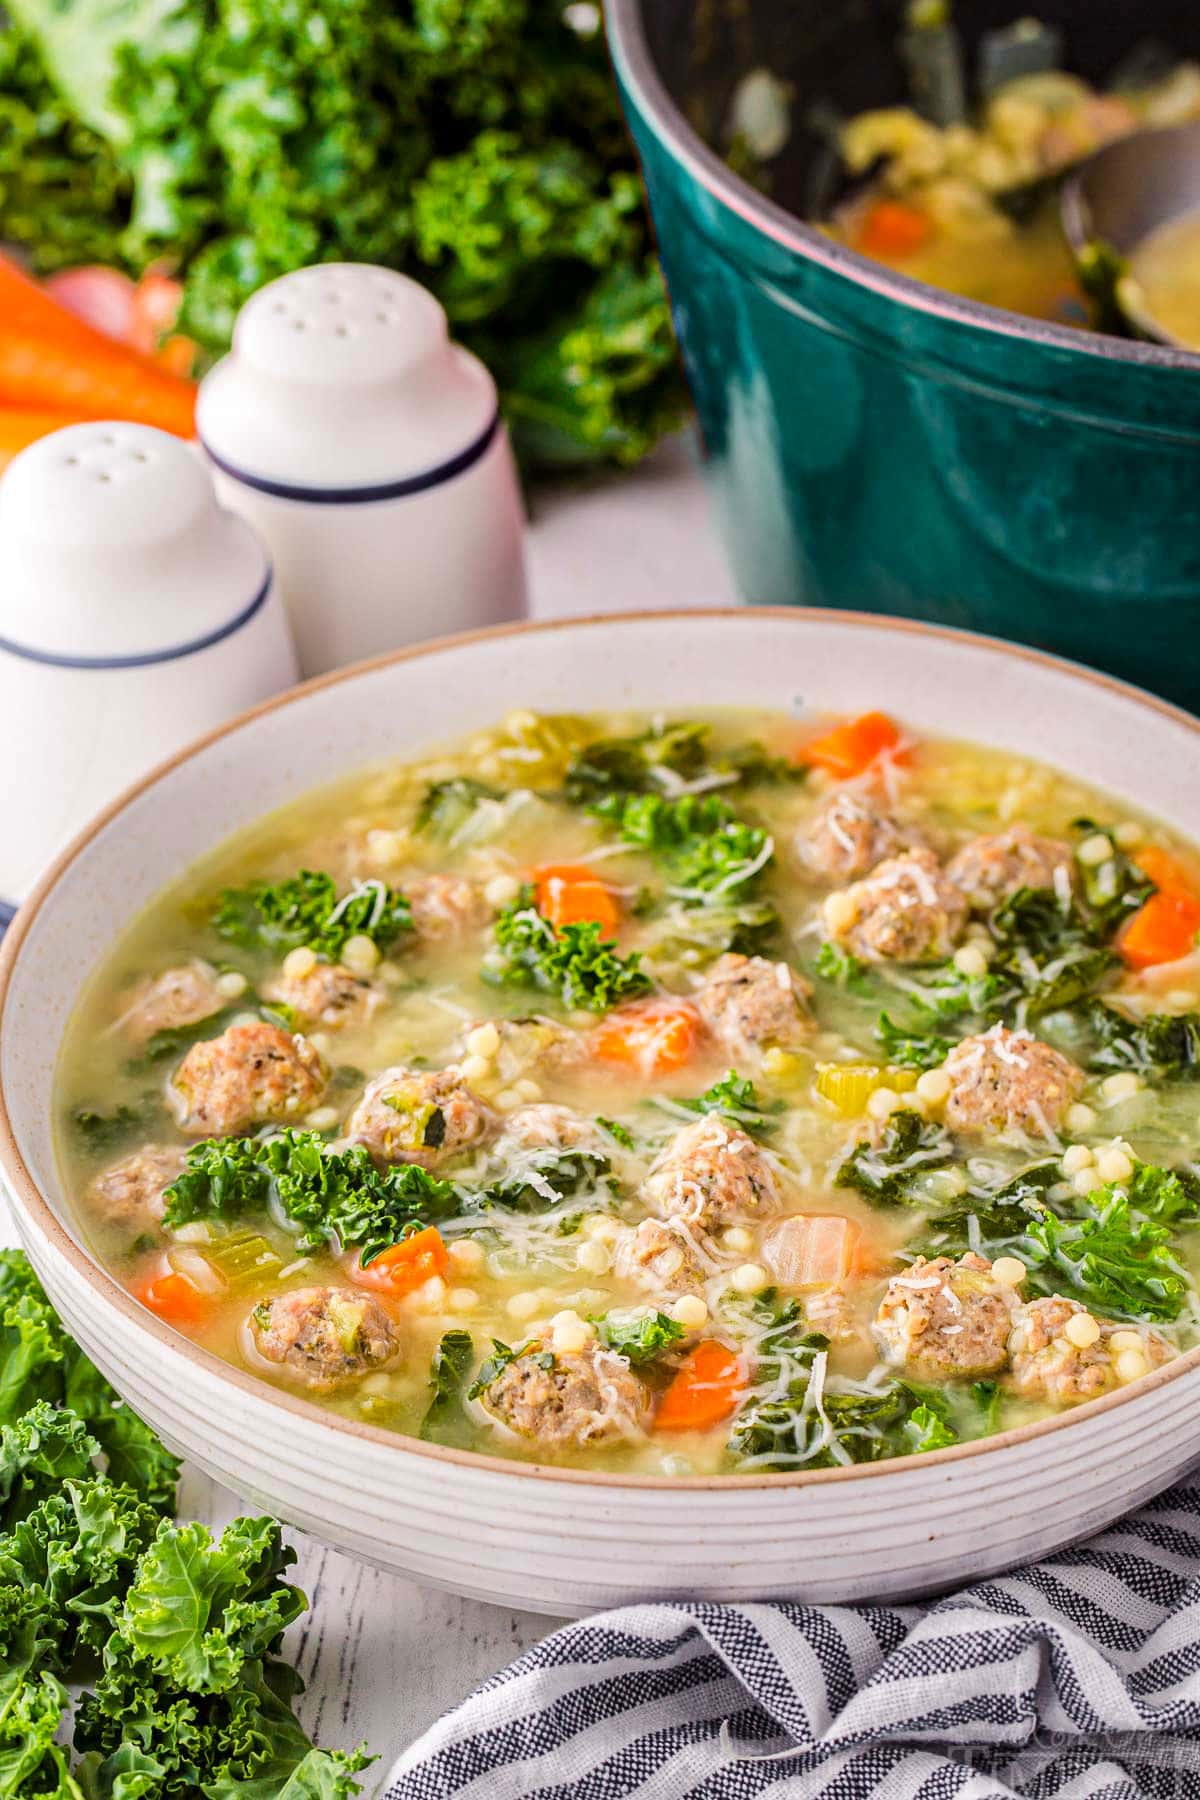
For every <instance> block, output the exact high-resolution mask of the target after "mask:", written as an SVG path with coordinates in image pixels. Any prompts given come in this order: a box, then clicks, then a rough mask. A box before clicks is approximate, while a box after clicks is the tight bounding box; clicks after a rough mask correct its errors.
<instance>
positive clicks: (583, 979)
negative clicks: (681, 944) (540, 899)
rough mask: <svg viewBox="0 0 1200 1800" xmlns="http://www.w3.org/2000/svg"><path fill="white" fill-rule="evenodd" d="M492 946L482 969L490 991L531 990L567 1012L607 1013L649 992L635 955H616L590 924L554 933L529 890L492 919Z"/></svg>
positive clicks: (552, 927) (648, 984)
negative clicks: (550, 997)
mask: <svg viewBox="0 0 1200 1800" xmlns="http://www.w3.org/2000/svg"><path fill="white" fill-rule="evenodd" d="M494 931H495V940H496V947H495V949H494V950H493V951H492V952H491V953H490V954H489V956H488V957H487V958H486V960H485V962H484V965H483V978H484V980H485V981H488V982H490V983H491V984H492V985H493V986H494V987H532V988H538V989H540V990H541V992H542V993H544V994H551V995H553V996H555V997H556V998H557V999H559V1000H561V1002H562V1004H563V1005H564V1006H566V1007H570V1008H572V1009H574V1008H586V1009H587V1010H588V1011H590V1012H598V1013H600V1012H608V1011H609V1009H610V1008H611V1007H614V1006H618V1005H619V1004H620V1003H621V1001H623V1000H635V999H637V998H639V996H641V995H642V994H648V993H649V992H650V989H651V985H652V983H651V981H650V977H649V976H648V975H647V974H646V973H645V971H644V970H643V969H642V967H641V958H640V957H639V956H638V954H637V952H636V951H634V952H632V953H631V954H630V955H629V956H621V955H619V954H618V951H617V946H616V944H615V943H613V942H611V941H609V940H608V939H606V938H605V937H604V936H603V928H602V927H601V926H600V925H598V924H596V923H595V921H593V920H587V921H585V922H583V923H580V924H572V925H563V926H562V927H560V928H557V929H556V928H555V927H554V926H553V925H552V924H551V923H550V921H549V920H548V919H546V918H543V916H542V914H541V913H540V912H539V911H538V910H537V908H536V906H535V905H534V904H533V896H532V893H531V891H530V890H529V889H526V890H524V891H523V892H522V894H521V895H520V897H519V899H518V900H517V903H516V904H515V905H513V906H509V907H506V908H505V910H504V911H503V912H502V913H501V914H500V916H499V917H498V919H497V920H496V923H495V927H494Z"/></svg>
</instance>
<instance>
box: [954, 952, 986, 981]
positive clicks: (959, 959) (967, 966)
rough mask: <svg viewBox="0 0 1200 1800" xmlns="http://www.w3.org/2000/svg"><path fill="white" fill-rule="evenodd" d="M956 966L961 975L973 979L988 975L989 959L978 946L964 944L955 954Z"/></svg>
mask: <svg viewBox="0 0 1200 1800" xmlns="http://www.w3.org/2000/svg"><path fill="white" fill-rule="evenodd" d="M954 966H955V968H956V969H957V970H958V972H959V974H960V975H966V976H967V977H968V979H973V978H975V977H976V976H979V975H986V974H987V957H986V956H985V955H984V954H983V951H982V950H981V949H980V948H979V945H978V944H964V945H963V946H962V947H961V949H959V950H956V951H955V952H954Z"/></svg>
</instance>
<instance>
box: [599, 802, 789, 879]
mask: <svg viewBox="0 0 1200 1800" xmlns="http://www.w3.org/2000/svg"><path fill="white" fill-rule="evenodd" d="M591 811H592V812H593V813H594V814H595V815H596V817H597V818H601V819H607V820H608V821H610V823H612V824H614V825H615V826H616V827H617V831H618V833H619V835H620V837H621V839H622V841H623V842H624V843H626V844H629V845H631V846H632V847H633V848H635V849H638V850H645V851H646V852H648V853H649V854H650V855H652V856H655V857H657V858H658V860H659V861H660V862H661V864H662V865H663V868H664V871H665V873H666V876H667V880H668V882H669V884H670V886H671V889H672V891H673V892H675V893H678V894H679V895H681V896H682V897H684V898H686V899H689V900H691V901H693V902H694V903H696V904H704V903H706V902H707V898H708V896H709V895H711V894H714V893H718V892H719V893H721V894H726V893H728V892H730V891H731V890H732V889H734V888H745V887H746V885H747V883H750V882H753V881H754V880H755V879H756V878H757V876H758V875H759V874H760V873H761V872H762V869H763V868H764V867H765V858H766V857H767V856H768V855H769V849H770V839H769V837H768V835H767V833H766V832H765V831H764V830H763V828H762V827H761V826H759V825H748V824H747V823H746V822H745V820H744V819H739V818H738V817H737V815H736V814H735V813H734V812H733V811H732V810H731V808H730V807H729V806H728V805H727V804H726V802H725V801H724V800H722V799H720V798H719V797H718V796H717V795H716V794H681V795H680V796H679V797H678V798H677V799H673V800H672V799H665V798H664V797H663V796H662V795H661V794H622V793H614V794H609V795H606V796H605V797H604V798H602V799H600V800H598V801H597V802H596V803H595V804H594V805H593V806H592V807H591Z"/></svg>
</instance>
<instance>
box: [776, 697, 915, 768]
mask: <svg viewBox="0 0 1200 1800" xmlns="http://www.w3.org/2000/svg"><path fill="white" fill-rule="evenodd" d="M900 742H901V737H900V728H899V726H898V725H896V724H895V723H894V721H893V720H891V719H889V718H888V716H887V714H886V713H881V712H869V713H863V715H862V717H861V718H859V719H847V720H846V721H845V723H844V724H842V725H835V726H834V727H833V730H832V731H827V732H825V733H824V734H823V735H822V736H821V737H818V738H813V739H811V741H810V742H809V743H807V744H804V745H803V746H802V747H801V750H800V761H801V762H803V763H807V764H808V765H809V767H810V768H814V769H824V771H825V773H826V774H827V775H832V776H833V778H834V780H835V781H849V780H851V779H852V777H854V776H855V775H861V774H863V773H864V771H865V770H867V769H869V768H870V766H871V764H872V763H873V762H875V761H876V759H877V758H878V757H880V756H883V755H884V754H885V752H887V751H889V750H891V751H895V750H896V749H897V748H898V746H899V744H900Z"/></svg>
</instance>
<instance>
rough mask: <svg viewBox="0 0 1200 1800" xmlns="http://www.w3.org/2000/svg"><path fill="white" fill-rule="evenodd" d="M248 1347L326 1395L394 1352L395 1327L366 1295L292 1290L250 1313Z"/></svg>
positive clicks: (328, 1289)
mask: <svg viewBox="0 0 1200 1800" xmlns="http://www.w3.org/2000/svg"><path fill="white" fill-rule="evenodd" d="M249 1325H250V1336H251V1338H252V1340H253V1343H254V1348H255V1349H256V1350H257V1352H258V1354H259V1355H260V1356H263V1357H265V1358H266V1360H267V1361H268V1362H273V1363H278V1364H279V1366H280V1368H282V1369H285V1370H286V1371H287V1373H288V1374H289V1375H291V1376H293V1377H294V1378H295V1379H296V1380H298V1381H302V1382H303V1383H304V1385H305V1386H306V1387H310V1388H313V1389H315V1390H317V1391H319V1392H323V1393H328V1392H329V1391H330V1390H331V1389H333V1388H337V1387H342V1386H344V1385H345V1384H346V1383H347V1382H350V1381H357V1380H358V1378H359V1376H361V1375H365V1374H366V1373H367V1372H368V1370H370V1369H377V1368H378V1367H379V1366H380V1364H381V1363H385V1362H388V1361H390V1360H391V1358H392V1357H393V1356H394V1355H395V1354H396V1347H397V1337H396V1328H395V1326H394V1325H393V1324H392V1321H391V1319H390V1318H389V1317H388V1315H387V1313H386V1312H385V1311H384V1309H383V1307H382V1306H381V1305H380V1303H379V1301H378V1300H376V1299H375V1297H374V1296H373V1295H372V1294H361V1293H357V1292H356V1291H355V1290H354V1289H353V1288H335V1287H308V1288H297V1289H296V1290H295V1291H294V1292H293V1293H290V1294H279V1295H277V1296H276V1298H275V1299H274V1300H267V1301H264V1302H263V1303H262V1304H261V1305H260V1306H256V1307H255V1308H254V1311H253V1312H252V1313H251V1314H250V1321H249Z"/></svg>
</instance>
